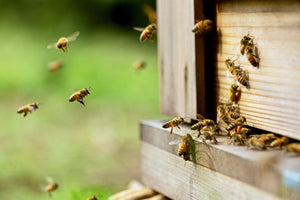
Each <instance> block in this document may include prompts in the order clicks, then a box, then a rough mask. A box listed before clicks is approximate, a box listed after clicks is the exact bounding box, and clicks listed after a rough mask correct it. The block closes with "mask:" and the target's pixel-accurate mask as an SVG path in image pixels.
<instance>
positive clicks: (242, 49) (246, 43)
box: [240, 34, 252, 55]
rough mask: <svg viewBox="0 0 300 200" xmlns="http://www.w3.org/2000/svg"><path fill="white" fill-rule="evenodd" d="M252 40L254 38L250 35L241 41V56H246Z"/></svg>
mask: <svg viewBox="0 0 300 200" xmlns="http://www.w3.org/2000/svg"><path fill="white" fill-rule="evenodd" d="M251 40H252V38H251V37H250V35H249V34H248V35H245V36H244V37H243V38H242V39H241V41H240V47H241V49H240V50H241V54H242V55H244V53H245V48H246V46H247V45H248V43H249V42H250V41H251Z"/></svg>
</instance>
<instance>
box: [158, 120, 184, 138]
mask: <svg viewBox="0 0 300 200" xmlns="http://www.w3.org/2000/svg"><path fill="white" fill-rule="evenodd" d="M183 123H184V119H183V118H182V117H175V118H174V119H172V120H171V121H168V122H167V123H165V124H163V125H162V127H163V128H170V127H171V131H170V135H172V133H173V127H174V126H176V127H177V128H179V129H180V127H179V125H180V124H183Z"/></svg>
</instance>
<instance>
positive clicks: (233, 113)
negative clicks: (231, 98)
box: [227, 104, 240, 119]
mask: <svg viewBox="0 0 300 200" xmlns="http://www.w3.org/2000/svg"><path fill="white" fill-rule="evenodd" d="M227 113H228V115H229V117H230V118H231V119H237V118H239V117H240V109H239V107H238V106H233V105H232V104H229V105H227Z"/></svg>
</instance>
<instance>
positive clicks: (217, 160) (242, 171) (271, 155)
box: [140, 121, 300, 199]
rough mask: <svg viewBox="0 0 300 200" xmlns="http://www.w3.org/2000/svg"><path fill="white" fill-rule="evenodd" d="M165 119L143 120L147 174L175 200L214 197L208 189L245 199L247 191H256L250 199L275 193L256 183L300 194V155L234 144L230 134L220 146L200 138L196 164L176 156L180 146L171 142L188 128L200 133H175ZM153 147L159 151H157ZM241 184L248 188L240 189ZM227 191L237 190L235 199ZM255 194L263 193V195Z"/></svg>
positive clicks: (148, 181)
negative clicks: (252, 148) (170, 130)
mask: <svg viewBox="0 0 300 200" xmlns="http://www.w3.org/2000/svg"><path fill="white" fill-rule="evenodd" d="M163 123H164V122H162V121H143V122H142V123H141V124H140V131H141V133H140V137H141V140H142V144H143V145H142V177H143V180H144V181H145V183H146V184H148V185H149V186H150V187H153V188H154V189H155V190H158V191H159V192H161V193H163V194H165V195H167V196H169V197H171V198H175V197H176V198H175V199H197V197H198V198H200V197H201V198H202V197H203V199H208V198H209V199H214V198H210V197H213V194H211V195H212V196H210V192H208V191H212V190H213V191H214V192H215V194H214V195H216V194H222V195H223V198H221V199H246V196H244V195H248V194H249V195H250V194H251V195H250V197H249V199H268V198H273V197H270V196H269V194H265V193H264V192H261V191H259V190H257V189H253V188H252V187H254V188H260V189H261V190H263V191H265V192H268V193H271V194H274V195H276V197H278V198H283V199H299V198H300V157H299V156H298V157H295V156H294V155H291V154H287V153H284V152H283V151H280V150H267V151H257V150H251V149H247V147H245V146H234V145H229V144H228V143H229V140H228V137H225V136H219V137H217V140H218V141H219V143H218V144H217V145H214V144H211V143H209V142H207V144H203V143H201V142H200V140H199V139H196V160H197V164H193V163H192V162H190V161H187V162H185V161H184V160H183V159H182V158H180V157H179V156H177V149H178V147H177V146H176V145H175V146H174V145H173V146H172V145H169V144H168V143H169V142H170V141H172V140H175V139H178V138H180V137H181V136H183V135H185V134H187V133H192V135H193V136H196V135H197V133H196V132H195V131H192V130H190V126H187V125H184V126H182V128H181V130H179V129H177V128H175V129H174V131H173V135H171V136H170V135H169V130H168V129H163V128H161V126H162V124H163ZM147 145H150V146H148V147H147ZM150 150H151V151H155V152H156V153H155V154H152V153H151V152H150ZM153 153H154V152H153ZM143 162H144V163H143ZM149 165H151V166H149ZM201 166H202V167H201ZM203 167H206V168H208V169H206V168H203ZM204 179H205V181H204V182H203V180H204ZM207 179H212V180H207ZM159 180H160V181H159ZM165 181H166V182H165ZM227 183H228V184H227ZM230 184H233V185H236V186H234V187H232V186H230ZM155 185H156V186H155ZM181 185H182V188H180V186H181ZM242 186H243V187H245V188H244V189H236V188H241V187H242ZM159 189H161V190H159ZM231 190H233V191H231ZM205 191H206V192H205ZM226 191H227V194H231V195H233V194H234V198H228V197H229V196H227V194H225V193H226ZM235 192H238V193H239V194H238V195H237V194H235ZM223 193H224V194H223ZM204 194H205V195H204ZM178 195H179V196H178ZM256 195H263V197H264V198H258V197H257V196H256ZM183 197H184V198H183ZM218 197H219V196H218V195H216V196H215V198H218ZM274 199H276V198H275V197H274Z"/></svg>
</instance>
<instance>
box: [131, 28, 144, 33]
mask: <svg viewBox="0 0 300 200" xmlns="http://www.w3.org/2000/svg"><path fill="white" fill-rule="evenodd" d="M133 30H136V31H139V32H143V31H144V30H145V28H141V27H134V28H133Z"/></svg>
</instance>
